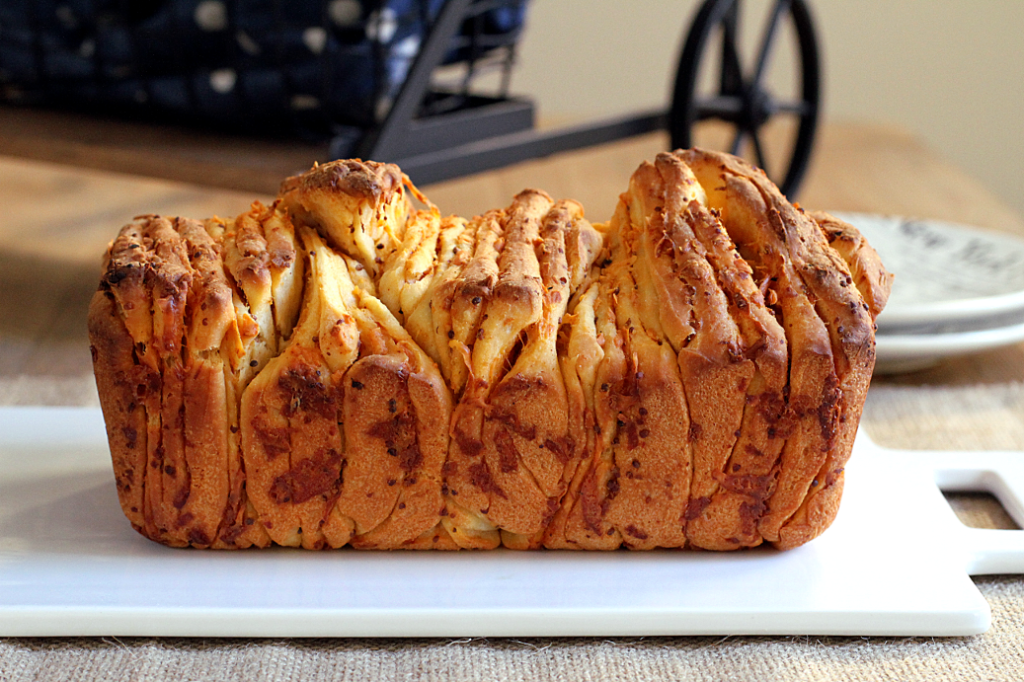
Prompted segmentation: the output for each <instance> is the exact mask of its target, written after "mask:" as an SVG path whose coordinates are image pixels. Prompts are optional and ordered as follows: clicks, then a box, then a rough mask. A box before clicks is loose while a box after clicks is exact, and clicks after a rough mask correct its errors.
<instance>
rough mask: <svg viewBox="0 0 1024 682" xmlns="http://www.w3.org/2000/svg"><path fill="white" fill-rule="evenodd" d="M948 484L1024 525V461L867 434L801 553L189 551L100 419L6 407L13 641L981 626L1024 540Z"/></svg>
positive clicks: (4, 612) (7, 624)
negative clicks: (982, 515) (126, 479)
mask: <svg viewBox="0 0 1024 682" xmlns="http://www.w3.org/2000/svg"><path fill="white" fill-rule="evenodd" d="M937 481H938V482H939V483H941V484H942V485H943V486H944V487H945V488H946V489H985V490H990V491H992V492H994V493H995V494H996V495H997V496H998V497H999V498H1000V499H1001V500H1002V501H1003V504H1004V506H1006V507H1007V509H1008V510H1009V511H1010V513H1011V515H1014V516H1015V519H1016V520H1017V522H1018V524H1021V525H1024V523H1022V521H1024V511H1022V510H1024V508H1022V507H1021V505H1020V504H1019V502H1018V501H1017V500H1018V499H1021V497H1020V495H1019V493H1020V492H1021V491H1024V453H914V452H903V451H893V450H884V449H881V448H879V447H877V446H875V445H874V444H872V443H871V442H870V441H869V440H868V439H867V438H866V437H864V436H863V435H862V436H861V437H860V438H859V440H858V442H857V446H856V451H855V454H854V457H853V460H852V462H851V465H850V466H849V468H848V473H847V492H846V496H845V499H844V500H843V506H842V509H841V511H840V514H839V517H838V518H837V519H836V521H835V523H834V524H833V526H832V528H830V529H829V530H828V531H827V532H826V533H825V534H824V535H823V536H822V537H820V538H818V539H817V540H815V541H813V542H811V543H810V544H808V545H805V546H804V547H801V548H798V549H796V550H792V551H789V552H776V551H774V550H769V549H759V550H754V551H745V552H733V553H711V552H690V551H657V552H649V553H640V552H637V553H633V552H627V551H617V552H604V553H602V552H595V553H584V552H579V553H577V552H526V553H517V552H512V551H495V552H457V553H443V552H408V553H406V552H391V553H388V552H357V551H354V550H341V551H326V552H305V551H302V550H287V549H275V550H256V551H243V552H215V551H197V550H175V549H168V548H165V547H163V546H160V545H157V544H155V543H152V542H150V541H148V540H146V539H144V538H142V537H141V536H139V535H137V534H136V533H135V532H134V531H133V530H131V527H130V526H129V525H128V522H127V521H126V520H125V518H124V517H123V516H122V514H121V510H120V508H119V506H118V503H117V499H116V495H115V492H114V485H113V476H112V473H111V469H110V463H109V455H108V452H107V447H106V440H105V435H104V432H103V424H102V419H101V417H100V414H99V412H98V411H97V410H83V409H55V408H4V409H0V635H3V636H72V635H146V636H150V635H153V636H232V637H234V636H241V637H284V636H288V637H314V636H316V637H324V636H338V637H363V636H367V637H368V636H389V637H390V636H415V637H435V636H437V637H442V636H443V637H456V636H519V637H524V636H570V635H582V636H617V635H627V636H636V635H695V634H714V635H726V634H778V635H783V634H792V635H798V634H806V635H815V634H821V635H825V634H833V635H922V636H944V635H969V634H975V633H980V632H983V631H984V630H986V629H987V628H988V627H989V622H990V612H989V608H988V605H987V603H986V602H985V600H984V599H983V598H982V596H981V594H980V593H979V592H978V590H977V588H976V587H975V586H974V584H973V583H972V581H971V579H970V577H969V574H975V575H977V574H982V573H995V572H1000V573H1020V572H1024V531H984V530H977V529H968V528H966V527H965V526H963V525H962V524H961V523H960V522H959V521H958V520H957V518H956V516H955V514H954V513H953V511H952V510H951V509H950V508H949V506H948V505H947V503H946V502H945V500H944V498H943V496H942V494H941V492H940V490H939V487H938V486H937V485H936V482H937Z"/></svg>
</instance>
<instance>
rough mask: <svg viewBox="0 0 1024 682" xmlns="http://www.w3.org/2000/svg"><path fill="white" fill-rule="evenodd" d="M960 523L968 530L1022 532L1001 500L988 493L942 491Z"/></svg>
mask: <svg viewBox="0 0 1024 682" xmlns="http://www.w3.org/2000/svg"><path fill="white" fill-rule="evenodd" d="M942 495H943V497H945V498H946V503H947V504H949V506H950V507H951V508H952V509H953V512H954V513H955V514H956V516H957V518H958V519H960V523H962V524H964V525H965V526H967V527H968V528H994V529H998V530H1021V527H1020V525H1019V524H1017V522H1016V521H1014V520H1013V517H1012V516H1010V513H1009V512H1008V511H1007V510H1006V507H1004V506H1003V504H1002V502H1000V501H999V498H998V497H996V496H995V495H993V494H992V493H990V492H986V491H970V492H967V491H952V490H951V491H947V490H943V491H942Z"/></svg>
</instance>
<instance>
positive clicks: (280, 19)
mask: <svg viewBox="0 0 1024 682" xmlns="http://www.w3.org/2000/svg"><path fill="white" fill-rule="evenodd" d="M443 4H444V0H315V1H303V0H2V2H0V96H2V98H3V99H4V100H6V101H8V102H18V103H25V104H41V105H57V106H62V107H72V108H78V109H89V110H95V111H100V112H104V113H117V114H122V115H124V114H130V115H135V116H142V117H149V118H158V119H165V120H172V121H177V122H188V123H198V124H203V125H214V126H222V127H227V128H230V129H231V130H235V131H241V132H259V133H274V134H281V133H286V134H293V133H302V134H310V135H316V134H319V133H324V134H329V133H330V132H331V131H332V130H336V129H337V127H338V126H339V125H342V126H358V127H361V128H369V127H373V126H374V125H375V124H376V123H377V122H379V121H380V119H381V118H382V116H383V115H384V114H385V113H386V112H387V109H388V106H389V104H390V102H391V100H392V98H393V97H394V96H395V95H396V94H397V92H398V91H399V89H400V88H401V86H402V84H403V83H404V81H405V78H406V75H407V73H408V70H409V68H410V66H411V64H412V62H413V60H414V59H415V58H416V55H417V54H418V53H419V49H420V46H421V45H422V43H423V40H424V39H425V37H426V36H427V34H428V31H429V30H430V27H431V26H432V24H433V22H434V20H435V19H436V17H437V14H438V12H439V11H440V9H441V8H442V6H443ZM473 8H474V9H471V11H470V13H469V14H468V16H467V17H466V18H465V20H464V22H463V26H462V30H461V32H460V33H459V34H458V35H457V36H455V38H454V39H453V42H452V45H451V48H450V50H449V52H448V54H447V57H446V62H448V63H453V62H460V61H467V60H476V59H480V58H483V57H485V56H486V55H487V54H489V53H494V52H496V51H498V50H500V49H508V48H510V46H512V45H514V43H515V41H516V39H517V38H518V36H519V33H520V31H521V30H522V28H523V24H524V19H525V11H526V0H506V1H504V2H496V1H495V0H478V2H476V3H475V4H474V5H473Z"/></svg>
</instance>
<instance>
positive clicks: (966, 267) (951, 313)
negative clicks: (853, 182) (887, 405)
mask: <svg viewBox="0 0 1024 682" xmlns="http://www.w3.org/2000/svg"><path fill="white" fill-rule="evenodd" d="M836 217H838V218H841V219H843V220H845V221H847V222H849V223H850V224H852V225H853V226H854V227H856V228H857V229H858V230H860V231H861V232H862V233H863V234H864V236H865V237H867V239H868V241H869V242H870V243H871V245H872V246H873V247H875V249H876V250H877V251H878V253H879V255H880V256H881V257H882V262H883V263H884V264H885V267H886V268H887V269H888V270H889V271H890V272H892V273H894V274H895V275H896V279H895V281H894V282H893V289H892V296H891V297H890V298H889V304H888V305H887V306H886V308H885V310H884V311H883V312H882V314H881V315H879V316H878V320H877V324H878V333H877V335H876V337H875V339H876V344H877V346H876V349H877V354H878V355H877V361H876V368H875V371H876V373H882V374H885V373H896V372H909V371H913V370H917V369H922V368H925V367H928V366H930V365H933V364H936V363H938V362H939V361H940V360H941V359H943V358H946V357H952V356H957V355H965V354H968V353H974V352H978V351H983V350H988V349H991V348H997V347H1000V346H1006V345H1010V344H1013V343H1019V342H1021V341H1024V239H1021V238H1019V237H1014V236H1012V235H1008V234H1003V233H994V232H986V231H982V230H979V229H977V228H973V227H967V226H964V225H956V224H952V223H945V222H940V221H935V220H919V219H914V218H900V217H895V216H880V215H869V214H855V213H837V214H836Z"/></svg>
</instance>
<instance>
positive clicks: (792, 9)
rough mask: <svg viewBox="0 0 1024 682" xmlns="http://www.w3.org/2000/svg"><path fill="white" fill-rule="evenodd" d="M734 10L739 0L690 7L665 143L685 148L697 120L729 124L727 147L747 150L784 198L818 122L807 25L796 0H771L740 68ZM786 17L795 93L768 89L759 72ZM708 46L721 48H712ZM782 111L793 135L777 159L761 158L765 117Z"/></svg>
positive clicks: (814, 51)
mask: <svg viewBox="0 0 1024 682" xmlns="http://www.w3.org/2000/svg"><path fill="white" fill-rule="evenodd" d="M740 10H741V0H706V1H705V2H704V4H703V5H701V7H700V9H699V10H698V12H697V15H696V17H695V18H694V21H693V25H692V26H691V28H690V33H689V35H688V36H687V38H686V43H685V44H684V46H683V52H682V56H681V57H680V60H679V69H678V71H677V72H676V82H675V88H674V92H673V97H672V108H671V110H670V111H669V132H670V133H671V136H672V146H673V148H680V147H682V148H687V147H691V146H693V144H694V140H693V137H694V136H693V132H694V126H695V125H696V124H697V123H699V122H701V121H705V120H708V119H718V120H721V121H724V122H726V123H728V124H729V125H730V126H731V127H732V128H734V129H735V132H734V134H733V138H732V144H731V145H730V146H729V149H728V151H729V152H731V153H733V154H739V155H748V156H752V158H751V161H753V162H754V163H756V164H757V165H758V166H760V167H761V168H764V169H765V171H766V172H768V175H769V177H771V178H772V180H774V181H775V182H776V184H778V185H779V187H780V189H781V190H782V192H783V193H784V194H785V195H786V196H788V197H790V198H792V197H793V196H795V194H796V192H797V190H798V188H799V186H800V182H801V181H802V180H803V177H804V173H805V172H806V170H807V165H808V163H809V161H810V157H811V149H812V147H813V144H814V136H815V131H816V129H817V124H818V111H819V101H820V96H821V84H820V70H819V62H818V43H817V39H816V37H815V33H814V23H813V21H812V19H811V15H810V12H809V11H808V9H807V5H806V3H805V2H804V0H772V2H771V3H770V7H768V8H767V18H766V21H765V26H764V28H763V31H762V34H761V38H760V45H759V46H758V51H757V53H756V54H755V55H754V59H753V61H752V63H751V64H750V65H749V66H748V67H747V68H745V67H744V63H743V60H742V52H741V50H740V49H739V45H738V43H739V37H740V21H739V20H740ZM787 22H788V23H789V25H790V26H791V28H792V30H791V31H789V35H793V36H795V42H796V51H797V55H796V56H797V58H796V60H794V63H796V64H799V74H798V75H799V77H798V79H797V81H795V82H796V83H798V85H797V86H796V87H795V90H796V92H795V93H794V94H793V95H792V96H789V97H782V98H780V97H776V96H775V95H773V94H772V93H771V92H769V89H768V87H769V85H768V82H767V81H768V77H767V76H768V71H769V65H770V63H771V60H772V56H773V54H774V52H776V51H777V46H776V43H777V42H779V40H780V36H781V35H782V33H783V26H784V24H785V23H787ZM716 45H720V47H721V49H720V50H715V47H716ZM710 52H717V54H710ZM716 57H717V59H716ZM709 69H710V72H711V76H712V79H713V81H714V82H713V83H712V85H711V87H710V90H711V92H705V91H703V89H702V85H704V86H706V82H705V81H706V80H707V79H706V78H704V79H702V74H703V75H704V76H706V75H707V74H708V71H709ZM783 116H785V117H793V118H794V122H795V123H796V126H795V135H794V136H793V141H792V143H791V149H790V151H789V153H788V154H786V155H785V157H784V159H785V160H784V161H778V160H776V159H769V158H768V154H767V152H766V149H765V144H764V139H763V134H762V133H763V127H764V125H765V123H767V122H768V121H769V119H774V118H777V117H783ZM745 151H747V152H749V154H744V152H745Z"/></svg>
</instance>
